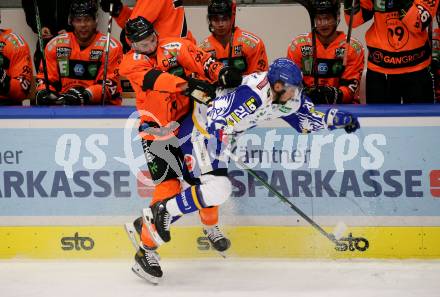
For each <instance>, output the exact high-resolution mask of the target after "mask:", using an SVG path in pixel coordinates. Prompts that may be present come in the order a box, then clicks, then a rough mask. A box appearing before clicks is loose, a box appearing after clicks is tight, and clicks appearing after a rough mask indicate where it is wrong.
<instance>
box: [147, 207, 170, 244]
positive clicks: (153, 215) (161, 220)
mask: <svg viewBox="0 0 440 297" xmlns="http://www.w3.org/2000/svg"><path fill="white" fill-rule="evenodd" d="M165 204H166V201H159V202H157V203H155V204H154V205H152V206H151V207H149V208H144V209H143V215H144V223H145V225H146V226H147V229H148V231H149V232H150V235H151V237H152V238H153V240H154V241H155V243H156V245H157V246H160V245H162V244H163V243H164V242H168V241H170V240H171V234H170V225H171V219H172V217H171V215H170V213H169V212H168V211H167V209H166V207H165Z"/></svg>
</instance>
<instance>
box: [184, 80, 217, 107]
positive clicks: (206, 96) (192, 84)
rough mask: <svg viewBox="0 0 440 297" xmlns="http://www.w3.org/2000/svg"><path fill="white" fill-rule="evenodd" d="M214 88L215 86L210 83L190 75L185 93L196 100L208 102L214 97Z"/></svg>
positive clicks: (203, 102)
mask: <svg viewBox="0 0 440 297" xmlns="http://www.w3.org/2000/svg"><path fill="white" fill-rule="evenodd" d="M215 90H216V87H215V86H213V85H212V84H210V83H208V82H206V81H202V80H199V79H195V78H192V77H190V78H189V79H188V89H186V91H185V94H186V95H187V96H189V97H190V98H191V99H193V100H196V101H197V102H200V103H202V104H208V103H209V102H211V101H212V100H213V99H215Z"/></svg>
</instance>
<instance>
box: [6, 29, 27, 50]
mask: <svg viewBox="0 0 440 297" xmlns="http://www.w3.org/2000/svg"><path fill="white" fill-rule="evenodd" d="M5 39H7V40H8V41H9V42H11V43H12V44H13V45H14V46H15V47H21V46H25V45H26V42H25V41H24V39H23V37H21V36H20V35H19V34H15V33H12V32H10V33H9V34H7V35H6V36H5Z"/></svg>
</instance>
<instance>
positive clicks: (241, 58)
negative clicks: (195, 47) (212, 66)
mask: <svg viewBox="0 0 440 297" xmlns="http://www.w3.org/2000/svg"><path fill="white" fill-rule="evenodd" d="M232 44H233V47H232V49H233V50H232V63H233V65H234V66H235V67H236V68H237V69H238V70H241V71H242V73H243V75H247V74H251V73H254V72H261V71H267V69H268V63H267V54H266V48H265V47H264V43H263V41H262V40H261V39H260V38H259V37H257V36H255V35H254V34H252V33H249V32H247V31H244V30H241V29H240V28H239V27H236V28H235V31H234V40H233V42H232ZM200 48H202V49H203V50H204V51H206V52H208V53H210V54H211V55H212V56H213V57H215V58H216V59H217V60H219V61H221V62H222V63H223V64H225V65H227V64H228V62H229V59H228V58H229V51H230V50H229V43H228V44H227V45H226V47H223V45H222V44H221V43H220V42H219V41H218V40H217V39H215V37H214V36H213V35H210V36H209V37H208V38H206V39H205V40H204V41H203V42H202V43H201V44H200Z"/></svg>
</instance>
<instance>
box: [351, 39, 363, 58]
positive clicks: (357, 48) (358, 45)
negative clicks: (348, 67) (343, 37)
mask: <svg viewBox="0 0 440 297" xmlns="http://www.w3.org/2000/svg"><path fill="white" fill-rule="evenodd" d="M350 46H351V47H352V48H353V49H354V50H355V51H356V53H357V54H358V55H359V54H360V53H361V52H362V50H363V49H364V46H363V45H362V43H361V42H360V41H359V40H357V39H356V38H353V37H352V38H351V39H350Z"/></svg>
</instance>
